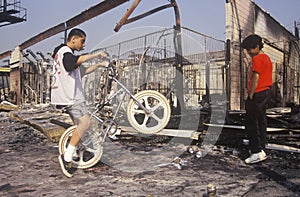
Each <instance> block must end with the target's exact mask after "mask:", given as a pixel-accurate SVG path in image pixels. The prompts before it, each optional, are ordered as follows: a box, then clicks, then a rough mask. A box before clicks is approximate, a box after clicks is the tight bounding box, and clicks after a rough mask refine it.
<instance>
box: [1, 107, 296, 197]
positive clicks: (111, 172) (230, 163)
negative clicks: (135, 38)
mask: <svg viewBox="0 0 300 197" xmlns="http://www.w3.org/2000/svg"><path fill="white" fill-rule="evenodd" d="M0 132H1V135H0V143H1V146H0V160H1V162H0V196H7V197H10V196H11V197H12V196H122V197H123V196H139V197H140V196H145V197H148V196H172V197H173V196H185V197H187V196H205V194H206V187H207V185H208V184H209V183H211V184H213V185H215V186H216V188H217V195H218V196H230V197H232V196H272V197H274V196H300V173H299V166H300V156H299V153H292V152H285V151H278V150H267V154H268V159H267V160H266V161H264V162H262V163H259V164H254V165H246V164H244V162H243V160H244V159H245V158H246V157H247V147H245V146H243V145H240V144H236V143H227V142H232V138H233V137H234V136H236V137H237V138H238V136H241V135H240V134H241V132H242V131H236V130H234V131H233V130H232V131H230V130H226V131H223V132H222V136H223V137H222V138H223V139H224V138H225V139H226V136H227V140H225V141H222V142H219V143H218V144H217V145H215V147H214V148H213V149H212V150H211V151H209V152H208V153H207V155H205V156H204V157H201V158H196V157H195V154H190V153H189V152H187V151H186V149H187V146H185V145H180V144H178V143H176V144H175V143H174V144H173V145H172V144H170V143H169V140H170V138H169V137H162V136H160V137H151V138H145V137H139V136H138V137H137V136H129V135H126V136H122V135H121V137H120V139H119V140H116V141H113V142H111V143H109V144H108V145H106V146H105V147H104V155H103V159H101V161H100V162H99V163H98V164H96V165H95V166H94V167H92V168H89V169H84V170H80V169H79V170H78V171H77V172H76V174H75V175H74V177H73V178H67V177H65V176H64V175H63V174H62V172H61V170H60V166H59V163H58V159H57V156H58V144H57V143H53V142H51V141H50V140H48V139H47V138H46V137H45V136H44V135H43V134H42V133H40V132H39V131H37V130H34V129H33V128H31V127H29V126H27V125H24V124H22V123H19V122H12V121H10V120H9V115H8V113H7V112H1V113H0ZM290 138H291V137H290ZM270 139H271V138H270ZM235 140H236V139H235ZM239 140H241V139H239ZM293 140H296V141H298V142H299V136H296V138H293ZM273 141H274V139H273ZM166 143H169V146H170V147H171V146H173V147H172V148H171V149H166V150H165V149H163V148H164V147H165V146H164V145H165V144H166ZM192 143H194V144H195V143H197V142H192ZM114 147H118V150H124V151H123V152H122V151H121V152H120V151H116V150H115V149H114ZM173 148H175V149H176V150H180V151H179V152H180V153H181V154H180V155H178V157H179V158H180V160H181V161H182V163H181V164H182V165H180V166H179V165H175V164H174V162H172V161H173V160H172V158H174V154H173V153H172V152H171V151H170V150H174V149H173ZM162 158H170V162H169V163H168V162H165V159H162ZM137 167H140V168H141V169H138V168H137ZM134 169H136V170H134Z"/></svg>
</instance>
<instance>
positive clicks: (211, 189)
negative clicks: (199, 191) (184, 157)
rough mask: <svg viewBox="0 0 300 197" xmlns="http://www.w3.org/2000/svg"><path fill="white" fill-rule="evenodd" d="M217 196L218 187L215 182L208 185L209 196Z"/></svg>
mask: <svg viewBox="0 0 300 197" xmlns="http://www.w3.org/2000/svg"><path fill="white" fill-rule="evenodd" d="M216 196H217V188H216V186H215V185H213V184H211V183H210V184H208V185H207V197H216Z"/></svg>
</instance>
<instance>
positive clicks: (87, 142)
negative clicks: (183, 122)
mask: <svg viewBox="0 0 300 197" xmlns="http://www.w3.org/2000/svg"><path fill="white" fill-rule="evenodd" d="M115 66H116V61H111V62H110V64H109V65H108V67H107V70H108V75H109V77H110V79H112V80H113V81H114V82H115V83H116V84H117V85H118V87H119V89H118V90H117V91H116V92H115V93H113V94H112V95H111V96H109V97H108V98H107V99H105V100H104V101H103V102H101V103H98V104H97V105H96V106H95V109H94V110H93V111H90V112H89V113H90V118H91V126H90V128H89V130H88V131H86V132H85V134H84V135H83V136H82V138H81V141H80V143H79V145H78V146H77V155H78V158H77V159H75V160H74V159H73V163H74V164H75V165H76V166H77V167H78V168H80V169H85V168H89V167H92V166H94V165H95V164H96V163H98V162H99V160H100V159H101V156H102V154H103V144H104V142H105V139H106V138H107V136H108V135H109V136H112V135H114V134H115V133H116V132H117V130H118V129H119V128H118V124H117V122H116V121H115V119H116V117H117V114H118V112H119V110H120V107H121V105H122V103H123V102H124V99H125V96H126V95H129V97H130V100H129V103H128V106H127V119H128V121H129V124H130V125H131V126H132V127H133V128H134V129H135V130H137V131H138V132H140V133H143V134H155V133H157V132H159V131H160V130H162V129H163V128H164V127H165V126H166V125H167V124H168V122H169V120H170V115H171V108H170V105H169V102H168V100H167V99H166V97H165V96H163V95H162V94H161V93H159V92H157V91H154V90H143V91H140V92H138V93H136V94H135V95H133V93H132V92H131V91H130V90H128V89H127V88H126V87H125V85H123V84H122V83H121V82H120V81H119V80H118V73H117V72H116V67H115ZM118 96H120V102H119V104H118V105H117V109H116V112H115V115H114V116H113V118H110V119H103V118H101V117H100V116H98V115H97V114H98V113H99V112H100V111H101V110H103V109H104V107H105V106H107V105H109V104H110V101H112V99H114V98H116V97H118ZM75 128H76V126H71V127H69V128H68V129H66V131H65V132H64V133H63V134H62V136H61V138H60V141H59V153H60V154H62V153H64V151H65V149H66V147H67V145H68V144H69V141H70V138H71V136H72V134H73V132H74V130H75Z"/></svg>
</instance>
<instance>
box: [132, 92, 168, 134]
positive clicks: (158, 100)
mask: <svg viewBox="0 0 300 197" xmlns="http://www.w3.org/2000/svg"><path fill="white" fill-rule="evenodd" d="M134 96H135V98H136V99H137V100H138V101H139V102H140V103H141V105H142V106H144V107H145V108H146V109H147V110H148V111H149V113H146V111H145V110H143V109H142V108H141V107H140V106H139V104H138V103H136V102H135V101H134V100H133V99H130V101H129V103H128V107H127V118H128V121H129V123H130V125H131V126H132V127H133V128H134V129H136V130H137V131H139V132H141V133H145V134H154V133H157V132H159V131H160V130H162V129H163V128H164V127H165V126H166V125H167V124H168V122H169V120H170V114H171V108H170V105H169V103H168V100H167V99H166V97H164V96H163V95H162V94H161V93H159V92H157V91H154V90H144V91H141V92H139V93H137V94H136V95H134Z"/></svg>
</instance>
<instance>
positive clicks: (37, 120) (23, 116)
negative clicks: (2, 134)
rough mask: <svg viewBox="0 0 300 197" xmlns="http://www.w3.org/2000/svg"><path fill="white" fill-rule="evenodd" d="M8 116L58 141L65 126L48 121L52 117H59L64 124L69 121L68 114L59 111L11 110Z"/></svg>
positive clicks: (53, 140)
mask: <svg viewBox="0 0 300 197" xmlns="http://www.w3.org/2000/svg"><path fill="white" fill-rule="evenodd" d="M9 117H10V119H11V120H13V121H18V122H21V123H24V124H26V125H29V126H31V127H33V128H34V129H36V130H38V131H41V132H42V133H43V134H45V135H46V136H47V137H48V138H49V139H50V140H51V141H52V142H59V139H60V136H61V135H62V134H63V132H64V131H65V130H66V128H65V127H63V126H61V125H58V124H54V123H52V122H50V120H51V119H52V118H53V117H56V118H57V119H60V120H62V121H64V122H66V124H68V123H70V122H71V119H70V118H69V116H66V115H64V114H60V113H48V112H43V111H36V110H34V111H27V112H25V111H21V110H20V111H11V112H10V113H9Z"/></svg>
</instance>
